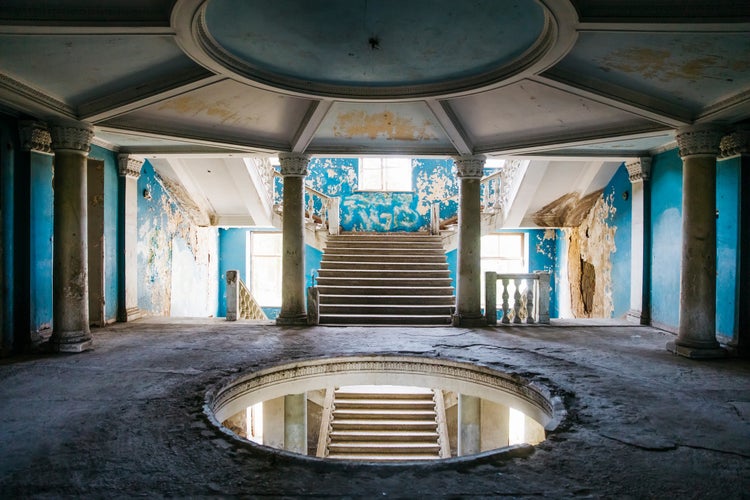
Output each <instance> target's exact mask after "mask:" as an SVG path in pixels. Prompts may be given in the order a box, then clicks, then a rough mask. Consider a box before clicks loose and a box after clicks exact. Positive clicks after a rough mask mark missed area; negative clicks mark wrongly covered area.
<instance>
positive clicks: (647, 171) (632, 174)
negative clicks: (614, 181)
mask: <svg viewBox="0 0 750 500" xmlns="http://www.w3.org/2000/svg"><path fill="white" fill-rule="evenodd" d="M625 168H627V169H628V177H629V178H630V182H643V181H647V180H649V179H650V178H651V157H650V156H643V157H641V158H637V159H635V160H631V161H628V162H626V163H625Z"/></svg>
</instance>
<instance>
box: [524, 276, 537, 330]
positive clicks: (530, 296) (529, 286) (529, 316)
mask: <svg viewBox="0 0 750 500" xmlns="http://www.w3.org/2000/svg"><path fill="white" fill-rule="evenodd" d="M535 282H536V280H532V279H527V280H526V323H527V324H529V325H531V324H533V323H535V321H534V283H535Z"/></svg>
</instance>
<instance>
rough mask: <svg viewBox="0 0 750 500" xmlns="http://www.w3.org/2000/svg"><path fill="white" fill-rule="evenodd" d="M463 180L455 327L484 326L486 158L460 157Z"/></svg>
mask: <svg viewBox="0 0 750 500" xmlns="http://www.w3.org/2000/svg"><path fill="white" fill-rule="evenodd" d="M453 160H454V161H455V163H456V168H457V172H458V177H459V179H460V180H461V185H460V193H459V195H460V197H459V205H458V273H457V274H458V276H457V278H456V285H457V286H456V288H457V290H456V313H455V315H454V316H453V325H454V326H484V325H486V324H487V318H485V317H484V316H483V315H482V302H481V298H482V297H481V293H482V290H481V256H482V255H481V237H482V232H481V231H482V228H481V225H482V218H481V217H482V207H481V200H480V189H479V183H480V179H481V178H482V174H483V173H484V161H485V158H484V156H458V157H454V158H453Z"/></svg>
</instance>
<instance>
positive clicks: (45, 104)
mask: <svg viewBox="0 0 750 500" xmlns="http://www.w3.org/2000/svg"><path fill="white" fill-rule="evenodd" d="M0 89H5V90H7V91H9V92H10V93H11V95H15V96H17V97H19V98H22V99H25V100H27V101H30V102H31V103H33V104H34V105H37V106H41V107H42V108H44V109H45V110H49V111H52V112H53V113H56V114H58V115H62V116H67V117H71V118H73V117H75V110H74V109H73V108H72V107H71V106H68V105H67V104H66V103H64V102H62V101H60V100H58V99H55V98H54V97H50V96H49V95H47V94H45V93H43V92H40V91H39V90H37V89H35V88H32V87H29V86H28V85H26V84H25V83H21V82H20V81H18V80H16V79H14V78H11V77H9V76H8V75H6V74H4V73H0Z"/></svg>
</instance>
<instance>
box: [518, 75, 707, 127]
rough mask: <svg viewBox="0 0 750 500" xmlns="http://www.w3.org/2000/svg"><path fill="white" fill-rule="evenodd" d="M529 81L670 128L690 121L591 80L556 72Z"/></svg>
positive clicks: (666, 107)
mask: <svg viewBox="0 0 750 500" xmlns="http://www.w3.org/2000/svg"><path fill="white" fill-rule="evenodd" d="M529 79H530V80H533V81H534V82H536V83H538V84H540V85H545V86H547V87H550V88H554V89H557V90H561V91H563V92H566V93H568V94H572V95H576V96H578V97H583V98H585V99H590V100H592V101H595V102H598V103H600V104H605V105H607V106H611V107H613V108H616V109H619V110H620V111H625V112H627V113H630V114H633V115H636V116H640V117H641V118H645V119H647V120H651V121H655V122H657V123H661V124H663V125H667V126H669V127H672V128H678V127H682V126H685V125H689V124H690V123H691V122H692V120H691V117H690V116H688V115H687V113H686V112H685V111H684V110H680V109H678V108H677V107H676V106H673V105H671V104H669V103H666V102H663V101H658V100H657V99H656V98H654V97H652V96H644V95H643V94H640V93H638V92H634V91H632V90H630V89H626V88H623V87H618V86H616V85H612V84H610V83H605V82H602V81H600V80H595V79H593V78H586V79H584V78H581V77H580V75H573V74H571V73H569V72H563V71H561V70H557V69H556V70H551V71H547V72H546V73H544V74H543V75H538V76H534V77H531V78H529Z"/></svg>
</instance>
